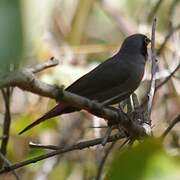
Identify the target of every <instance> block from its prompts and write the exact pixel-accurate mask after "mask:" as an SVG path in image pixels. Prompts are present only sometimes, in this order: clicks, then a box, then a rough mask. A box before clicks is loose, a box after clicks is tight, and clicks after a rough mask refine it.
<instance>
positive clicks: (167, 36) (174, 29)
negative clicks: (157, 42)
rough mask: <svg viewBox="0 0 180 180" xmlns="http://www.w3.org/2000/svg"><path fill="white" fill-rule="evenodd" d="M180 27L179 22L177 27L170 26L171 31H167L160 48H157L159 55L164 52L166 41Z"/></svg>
mask: <svg viewBox="0 0 180 180" xmlns="http://www.w3.org/2000/svg"><path fill="white" fill-rule="evenodd" d="M179 29H180V24H178V25H177V26H176V27H173V28H170V30H169V32H168V33H167V35H166V37H165V39H164V41H163V43H162V44H161V46H160V48H159V49H158V50H157V55H158V56H159V55H160V54H161V52H162V50H163V49H164V47H165V45H166V43H167V42H168V40H169V39H170V37H171V36H172V35H173V34H174V33H175V32H176V31H178V30H179Z"/></svg>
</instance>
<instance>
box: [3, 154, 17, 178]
mask: <svg viewBox="0 0 180 180" xmlns="http://www.w3.org/2000/svg"><path fill="white" fill-rule="evenodd" d="M0 158H1V159H2V160H3V161H4V162H5V163H6V164H7V165H8V166H11V162H10V161H9V160H8V159H7V158H6V157H5V156H4V155H3V154H2V153H1V151H0ZM12 174H13V175H14V177H15V179H16V180H20V178H19V176H18V174H17V173H16V171H15V170H12Z"/></svg>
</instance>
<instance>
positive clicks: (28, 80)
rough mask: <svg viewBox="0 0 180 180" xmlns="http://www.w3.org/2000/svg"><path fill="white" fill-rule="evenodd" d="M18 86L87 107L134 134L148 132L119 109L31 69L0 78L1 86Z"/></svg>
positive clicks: (80, 106)
mask: <svg viewBox="0 0 180 180" xmlns="http://www.w3.org/2000/svg"><path fill="white" fill-rule="evenodd" d="M9 86H13V87H14V86H17V87H19V88H21V89H22V90H26V91H29V92H32V93H35V94H38V95H41V96H45V97H49V98H52V99H55V100H56V101H63V102H65V103H67V104H69V105H71V106H73V107H76V108H78V109H85V110H87V111H88V112H90V113H91V114H94V115H96V116H98V117H101V118H103V119H106V120H108V122H109V123H110V124H117V123H118V124H120V125H121V126H123V127H124V128H125V129H126V130H127V131H128V132H129V133H130V134H131V135H132V136H134V137H139V136H141V137H142V136H144V135H147V134H146V129H144V127H142V126H140V125H138V124H137V123H134V122H133V121H131V120H130V119H128V118H127V116H125V115H124V118H121V117H122V116H121V117H120V115H119V113H118V111H115V110H112V109H110V108H108V107H104V106H103V105H102V104H100V103H97V102H95V101H91V100H89V99H87V98H84V97H81V96H78V95H76V94H73V93H70V92H67V91H65V90H64V89H63V88H62V87H58V86H55V85H54V86H53V85H50V84H46V83H44V82H42V81H39V80H38V79H36V77H35V76H34V74H33V72H32V70H31V69H23V70H21V71H20V70H19V71H14V72H11V73H9V74H8V75H7V76H6V77H4V78H1V79H0V87H1V88H2V87H9Z"/></svg>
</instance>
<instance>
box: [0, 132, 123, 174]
mask: <svg viewBox="0 0 180 180" xmlns="http://www.w3.org/2000/svg"><path fill="white" fill-rule="evenodd" d="M122 138H124V135H121V134H116V135H113V136H110V137H109V138H108V140H107V142H113V141H117V140H119V139H122ZM102 140H103V138H97V139H93V140H89V141H83V142H79V143H77V144H74V145H72V146H68V147H58V146H52V149H53V150H54V149H56V150H54V151H52V152H50V153H46V154H43V155H41V156H37V157H35V158H31V159H28V160H25V161H22V162H19V163H15V164H13V165H11V166H5V167H3V168H2V169H0V174H2V173H5V172H9V171H12V170H15V169H18V168H21V167H23V166H26V165H29V164H31V163H36V162H38V161H41V160H43V159H47V158H50V157H53V156H56V155H59V154H63V153H66V152H70V151H74V150H79V149H80V150H81V149H85V148H88V147H91V146H95V145H98V144H101V143H102ZM42 146H43V147H45V146H44V145H42ZM31 147H36V148H38V147H40V148H42V147H41V146H39V145H37V146H36V145H35V144H34V145H31ZM48 149H50V146H48Z"/></svg>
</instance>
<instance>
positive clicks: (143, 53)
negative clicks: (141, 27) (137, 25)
mask: <svg viewBox="0 0 180 180" xmlns="http://www.w3.org/2000/svg"><path fill="white" fill-rule="evenodd" d="M150 42H151V40H150V39H149V38H148V37H147V36H146V35H144V34H133V35H130V36H128V37H127V38H125V40H124V41H123V43H122V46H121V48H120V49H119V51H118V52H117V53H116V54H115V55H113V56H112V57H110V58H108V59H107V60H105V61H104V62H102V63H101V64H100V65H98V66H97V67H95V68H94V69H93V70H91V71H90V72H88V73H87V74H85V75H84V76H82V77H81V78H79V79H78V80H76V81H75V82H74V83H72V84H71V85H70V86H68V87H67V88H66V89H65V90H66V91H69V92H71V93H75V94H77V95H79V96H82V97H86V98H88V99H90V100H94V101H97V102H99V103H103V102H107V103H106V105H114V104H117V103H119V102H121V101H123V100H125V99H127V98H128V97H129V96H130V95H131V94H132V93H133V92H134V91H135V90H136V89H137V87H138V86H139V84H140V82H141V80H142V78H143V75H144V69H145V64H146V61H147V57H148V53H147V46H148V44H149V43H150ZM77 110H78V111H79V110H80V109H77V108H75V107H72V106H69V105H68V104H65V103H64V102H61V101H59V102H57V105H56V106H55V107H54V108H52V109H51V110H50V111H48V112H47V113H45V114H44V115H43V116H42V117H40V118H39V119H37V120H36V121H34V122H33V123H31V124H29V125H28V126H26V127H25V128H24V129H23V130H22V131H20V132H19V134H22V133H24V132H25V131H27V130H29V129H31V128H33V127H34V126H36V125H38V124H40V123H42V122H44V121H45V120H48V119H50V118H53V117H56V116H59V115H62V114H66V113H71V112H74V111H77Z"/></svg>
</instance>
